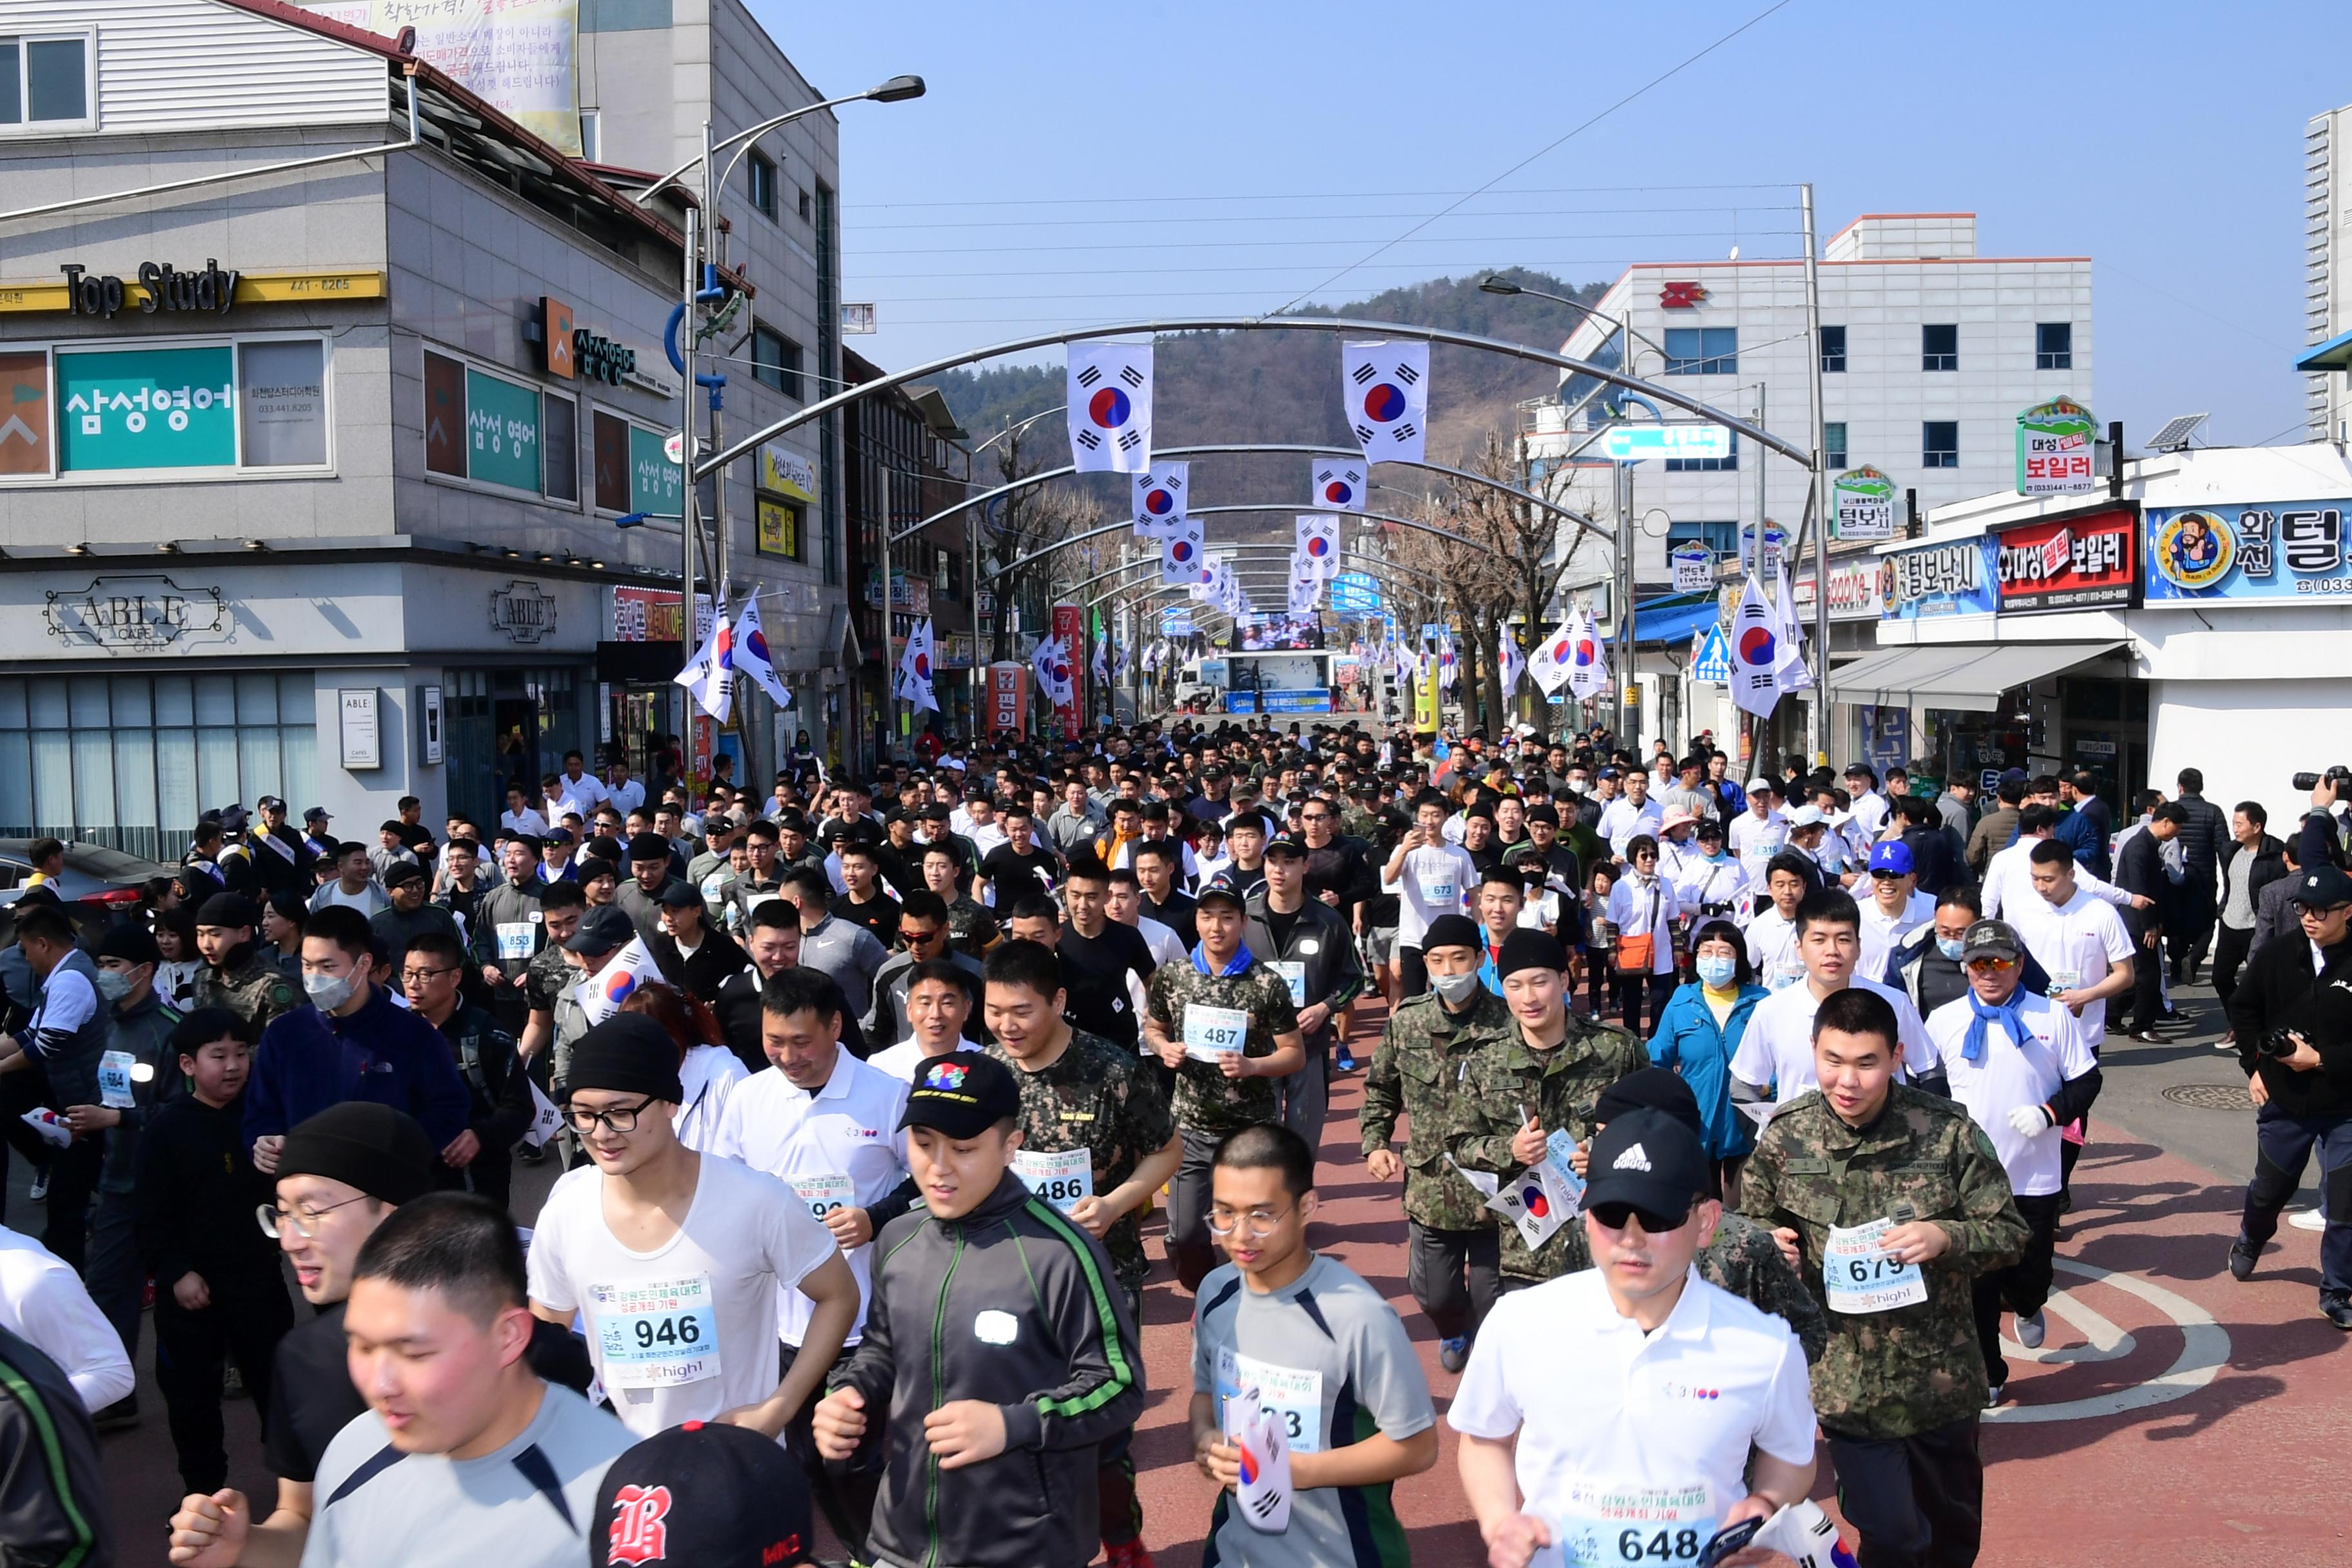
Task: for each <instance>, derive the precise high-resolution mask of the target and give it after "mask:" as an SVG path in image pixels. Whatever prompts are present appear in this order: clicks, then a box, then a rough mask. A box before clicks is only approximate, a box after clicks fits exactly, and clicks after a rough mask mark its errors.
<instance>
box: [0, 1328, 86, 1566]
mask: <svg viewBox="0 0 2352 1568" xmlns="http://www.w3.org/2000/svg"><path fill="white" fill-rule="evenodd" d="M0 1373H5V1375H0V1546H5V1553H6V1556H7V1560H8V1561H9V1562H10V1563H26V1564H42V1563H72V1564H74V1565H75V1568H114V1520H113V1514H112V1512H111V1510H110V1509H109V1508H108V1506H107V1501H106V1486H105V1478H104V1472H103V1471H102V1470H100V1468H99V1458H98V1433H97V1431H96V1429H95V1428H93V1427H92V1426H90V1421H89V1411H87V1410H85V1409H83V1408H82V1403H81V1397H80V1395H79V1394H76V1393H75V1392H74V1386H73V1384H71V1383H68V1381H66V1374H65V1373H63V1372H61V1371H59V1370H58V1363H55V1362H53V1361H51V1360H50V1359H49V1358H48V1357H47V1356H46V1355H43V1354H42V1353H41V1352H39V1351H37V1350H36V1349H34V1348H33V1346H32V1345H30V1344H28V1343H26V1342H25V1341H23V1340H20V1339H18V1338H17V1337H16V1335H14V1334H12V1333H10V1332H8V1331H7V1330H5V1329H0Z"/></svg>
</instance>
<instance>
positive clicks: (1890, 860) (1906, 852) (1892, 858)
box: [1870, 838, 1918, 877]
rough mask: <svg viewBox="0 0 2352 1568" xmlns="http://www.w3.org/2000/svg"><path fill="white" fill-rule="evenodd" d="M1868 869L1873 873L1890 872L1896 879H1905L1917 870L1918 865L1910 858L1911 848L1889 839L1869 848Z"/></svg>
mask: <svg viewBox="0 0 2352 1568" xmlns="http://www.w3.org/2000/svg"><path fill="white" fill-rule="evenodd" d="M1870 868H1871V870H1872V871H1873V872H1879V871H1892V872H1894V873H1895V875H1896V876H1898V877H1907V876H1909V875H1910V874H1911V873H1912V872H1913V871H1916V870H1917V869H1918V865H1917V863H1916V861H1914V860H1913V859H1912V858H1911V846H1909V845H1908V844H1898V843H1896V842H1895V840H1893V839H1891V838H1890V839H1888V840H1887V841H1886V842H1885V843H1884V844H1874V845H1872V846H1871V847H1870Z"/></svg>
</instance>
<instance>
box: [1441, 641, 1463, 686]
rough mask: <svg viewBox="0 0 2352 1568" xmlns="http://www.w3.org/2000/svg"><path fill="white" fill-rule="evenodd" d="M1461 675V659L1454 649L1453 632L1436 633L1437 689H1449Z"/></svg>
mask: <svg viewBox="0 0 2352 1568" xmlns="http://www.w3.org/2000/svg"><path fill="white" fill-rule="evenodd" d="M1461 677H1462V660H1461V658H1459V657H1458V656H1457V655H1456V654H1455V653H1454V634H1453V633H1452V632H1440V633H1438V634H1437V689H1439V690H1440V691H1451V690H1453V689H1454V682H1455V681H1456V680H1458V679H1461Z"/></svg>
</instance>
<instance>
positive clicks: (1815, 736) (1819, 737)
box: [1757, 180, 1830, 767]
mask: <svg viewBox="0 0 2352 1568" xmlns="http://www.w3.org/2000/svg"><path fill="white" fill-rule="evenodd" d="M1802 190H1803V193H1804V197H1803V205H1804V216H1805V352H1806V353H1807V355H1808V356H1809V358H1810V360H1811V381H1812V389H1813V419H1812V446H1813V461H1812V470H1811V475H1810V479H1811V489H1810V490H1809V492H1808V494H1807V496H1806V500H1805V510H1807V511H1808V512H1809V513H1811V517H1812V522H1813V703H1812V710H1811V723H1809V724H1808V725H1807V726H1806V736H1805V743H1806V746H1807V748H1808V749H1809V750H1811V752H1812V753H1813V765H1814V766H1815V767H1821V766H1824V765H1826V764H1827V763H1829V760H1830V758H1829V734H1830V514H1829V508H1828V501H1829V476H1828V472H1827V469H1826V466H1825V465H1826V464H1827V463H1828V460H1829V454H1828V452H1826V451H1825V450H1824V449H1823V447H1822V443H1823V442H1824V441H1825V440H1826V439H1827V438H1828V433H1827V432H1826V431H1825V430H1824V429H1823V428H1822V414H1823V410H1822V268H1821V257H1820V254H1819V247H1818V246H1817V245H1816V244H1815V243H1814V239H1813V186H1812V182H1811V181H1810V180H1809V181H1807V182H1806V183H1805V184H1804V185H1803V187H1802ZM1759 423H1760V421H1759ZM1757 547H1758V548H1759V550H1760V549H1761V548H1763V531H1762V530H1761V528H1759V530H1758V531H1757ZM1791 591H1792V592H1793V590H1791Z"/></svg>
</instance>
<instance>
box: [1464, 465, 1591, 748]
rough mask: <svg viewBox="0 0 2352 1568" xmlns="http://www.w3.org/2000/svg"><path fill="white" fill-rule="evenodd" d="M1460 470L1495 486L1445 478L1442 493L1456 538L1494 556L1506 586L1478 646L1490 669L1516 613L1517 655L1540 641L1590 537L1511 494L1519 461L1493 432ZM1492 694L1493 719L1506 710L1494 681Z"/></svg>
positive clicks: (1517, 485)
mask: <svg viewBox="0 0 2352 1568" xmlns="http://www.w3.org/2000/svg"><path fill="white" fill-rule="evenodd" d="M1464 466H1465V468H1468V469H1469V470H1470V472H1472V473H1474V474H1476V475H1478V476H1479V477H1480V478H1481V479H1492V480H1494V481H1495V484H1491V485H1485V484H1471V483H1467V482H1465V481H1463V480H1460V479H1449V480H1447V481H1446V482H1445V486H1444V494H1443V499H1444V506H1445V510H1446V511H1447V512H1448V514H1449V515H1450V516H1452V517H1453V518H1454V519H1455V520H1456V521H1457V522H1458V524H1459V526H1460V530H1461V531H1462V533H1463V534H1464V535H1465V537H1467V538H1471V539H1475V540H1477V541H1478V542H1480V543H1483V544H1485V545H1486V547H1487V548H1488V549H1489V550H1491V551H1493V552H1494V555H1493V556H1492V557H1491V558H1490V559H1491V560H1493V561H1494V562H1495V563H1496V568H1497V570H1498V572H1499V574H1501V575H1502V576H1503V577H1505V578H1507V581H1508V586H1507V591H1506V592H1505V594H1504V595H1503V596H1504V599H1505V605H1504V607H1503V608H1502V609H1501V610H1499V611H1498V612H1497V614H1496V624H1495V626H1494V627H1493V632H1494V635H1493V637H1489V638H1487V639H1486V640H1485V641H1484V642H1483V643H1482V645H1481V651H1482V652H1483V653H1485V654H1486V656H1487V658H1488V662H1489V664H1490V665H1491V663H1492V662H1493V653H1494V649H1495V647H1496V645H1498V644H1499V641H1500V639H1501V637H1503V636H1504V635H1505V634H1506V628H1507V624H1508V620H1509V617H1510V616H1512V615H1514V614H1516V615H1517V616H1518V617H1519V618H1520V620H1521V621H1522V623H1523V624H1524V625H1525V626H1526V628H1527V633H1526V637H1527V642H1522V643H1521V645H1520V646H1521V648H1522V654H1523V656H1524V650H1525V647H1526V646H1527V643H1528V642H1532V641H1534V640H1536V639H1539V638H1541V637H1543V635H1544V633H1545V631H1546V630H1547V629H1548V628H1547V627H1546V626H1545V625H1544V612H1545V610H1546V608H1547V607H1548V606H1549V605H1550V603H1551V600H1552V595H1554V594H1556V593H1558V592H1559V584H1560V582H1561V580H1562V579H1563V578H1564V577H1565V576H1566V575H1567V574H1568V570H1569V567H1570V564H1571V563H1573V562H1574V561H1575V560H1576V557H1577V555H1578V552H1580V551H1581V550H1582V549H1583V548H1584V545H1585V544H1586V542H1588V541H1589V540H1590V539H1591V535H1590V534H1589V533H1587V532H1586V531H1584V530H1582V529H1580V528H1574V525H1573V524H1570V523H1567V522H1565V521H1562V520H1561V519H1560V518H1559V516H1558V515H1557V514H1556V513H1553V512H1551V511H1549V510H1545V509H1543V508H1541V507H1537V506H1532V505H1529V504H1528V502H1527V501H1524V500H1519V499H1518V495H1517V494H1516V493H1513V492H1517V491H1519V489H1520V484H1521V479H1522V475H1521V471H1520V468H1519V462H1518V459H1517V456H1516V455H1515V454H1514V453H1513V451H1512V450H1511V448H1510V447H1509V446H1507V445H1506V444H1505V442H1504V441H1503V439H1502V438H1501V437H1498V436H1496V435H1495V434H1494V433H1493V432H1491V431H1490V432H1488V434H1487V437H1486V445H1485V446H1484V447H1482V448H1481V449H1479V450H1478V451H1477V452H1475V453H1473V454H1471V455H1470V457H1469V458H1468V460H1467V461H1466V462H1465V465H1464ZM1496 485H1501V486H1507V487H1508V489H1496ZM1563 528H1572V529H1574V531H1573V532H1571V533H1570V535H1569V539H1568V543H1567V546H1566V548H1564V549H1561V550H1560V551H1559V555H1558V558H1557V559H1554V556H1553V550H1554V546H1555V544H1556V542H1557V541H1558V538H1559V531H1560V530H1561V529H1563ZM1514 640H1518V639H1517V638H1515V639H1514ZM1494 690H1495V692H1496V701H1495V709H1494V710H1495V712H1496V714H1498V715H1499V714H1502V713H1503V712H1504V711H1505V710H1506V709H1507V702H1506V701H1505V700H1503V697H1502V694H1501V683H1500V680H1499V678H1498V679H1497V680H1496V685H1495V687H1494ZM1498 722H1500V721H1499V720H1498Z"/></svg>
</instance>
